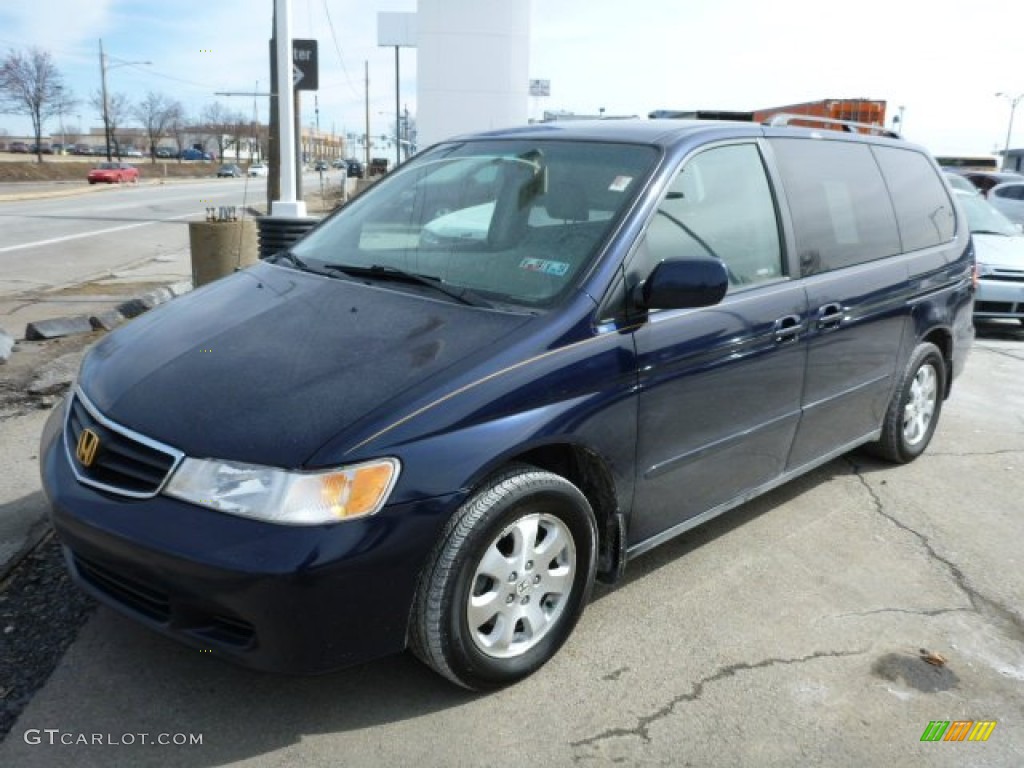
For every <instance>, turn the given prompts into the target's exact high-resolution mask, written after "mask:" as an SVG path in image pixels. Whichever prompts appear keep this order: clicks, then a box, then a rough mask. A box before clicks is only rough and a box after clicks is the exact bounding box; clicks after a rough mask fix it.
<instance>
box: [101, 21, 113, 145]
mask: <svg viewBox="0 0 1024 768" xmlns="http://www.w3.org/2000/svg"><path fill="white" fill-rule="evenodd" d="M100 88H101V92H102V98H103V137H104V139H105V141H106V146H107V162H110V160H111V157H110V116H109V115H108V113H107V57H106V54H104V53H103V39H102V38H100Z"/></svg>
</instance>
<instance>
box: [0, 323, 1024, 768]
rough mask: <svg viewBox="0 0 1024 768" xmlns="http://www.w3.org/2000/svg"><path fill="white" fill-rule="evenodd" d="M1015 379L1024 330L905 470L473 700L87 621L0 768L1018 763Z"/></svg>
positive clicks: (659, 557) (731, 533) (1020, 664)
mask: <svg viewBox="0 0 1024 768" xmlns="http://www.w3.org/2000/svg"><path fill="white" fill-rule="evenodd" d="M1022 379H1024V330H1021V329H1018V328H1016V327H1015V326H1009V325H1003V326H990V327H988V328H986V329H984V330H983V335H982V337H981V338H980V339H979V341H978V343H977V344H976V346H975V348H974V349H973V351H972V353H971V358H970V360H969V363H968V368H967V371H966V373H965V374H964V376H963V377H961V378H960V379H959V380H958V381H957V386H956V388H955V391H954V395H953V397H952V399H951V400H949V401H948V402H947V403H946V407H945V411H944V413H943V415H942V419H941V423H940V426H939V431H938V433H937V435H936V438H935V440H934V442H933V443H932V446H931V448H930V449H929V451H928V453H926V454H925V456H924V457H922V458H921V459H919V460H918V461H916V462H915V463H913V464H910V465H908V466H904V467H893V466H890V465H886V464H883V463H880V462H877V461H876V460H874V459H872V458H870V457H868V456H866V455H863V454H860V453H856V454H852V455H850V456H847V457H844V458H842V459H840V460H837V461H834V462H832V463H830V464H828V465H827V466H825V467H823V468H821V469H820V470H818V471H816V472H814V473H812V474H810V475H808V476H805V477H803V478H801V479H799V480H797V481H796V482H795V483H793V484H790V485H789V486H786V487H783V488H781V489H779V490H777V491H775V492H773V493H771V494H769V495H767V496H765V497H762V498H761V499H759V500H757V501H755V502H753V503H750V504H747V505H746V506H744V507H741V508H740V509H738V510H736V511H735V512H733V513H732V514H730V515H728V516H726V517H725V518H724V519H720V520H718V521H716V522H713V523H712V524H710V525H708V526H706V527H704V528H702V529H698V530H696V531H693V532H691V533H689V534H687V535H685V536H683V537H682V538H680V539H677V540H675V541H673V542H670V543H668V544H667V545H665V546H663V547H661V548H659V549H657V550H655V551H653V552H651V553H649V554H648V555H645V556H643V557H641V558H640V559H638V560H636V561H634V562H633V563H631V564H630V567H629V568H628V569H627V578H626V580H625V583H623V584H621V585H620V586H618V587H617V588H615V589H614V590H608V589H599V590H598V592H597V593H596V595H595V598H594V600H593V602H592V604H591V605H590V606H589V607H588V609H587V611H586V612H585V613H584V616H583V619H582V621H581V623H580V625H579V627H578V629H577V631H576V633H575V634H574V636H573V637H572V638H571V639H570V641H569V643H568V644H567V645H566V647H565V648H564V649H563V650H562V652H561V653H560V654H558V656H557V657H556V658H555V659H554V661H553V662H551V663H550V664H549V665H548V666H547V667H545V668H544V669H543V670H542V671H541V672H540V673H539V674H537V675H535V676H534V677H532V678H531V679H528V680H527V681H525V682H524V683H521V684H519V685H517V686H515V687H513V688H510V689H506V690H504V691H502V692H499V693H497V694H492V695H489V696H479V695H474V694H469V693H466V692H463V691H460V690H458V689H455V688H453V687H451V686H450V685H449V684H448V683H446V682H444V681H443V680H441V679H440V678H438V677H436V676H435V675H433V674H432V673H430V672H428V671H427V670H426V669H425V668H423V667H421V665H420V664H419V663H418V662H416V661H415V660H414V659H412V658H411V657H410V656H402V657H397V658H391V659H386V660H383V661H379V662H376V663H372V664H368V665H364V666H362V667H359V668H356V669H350V670H346V671H342V672H338V673H335V674H332V675H328V676H324V677H318V678H302V679H297V678H285V677H278V676H270V675H264V674H259V673H254V672H249V671H246V670H242V669H238V668H235V667H233V666H229V665H227V664H225V663H224V662H221V661H219V660H218V659H216V658H213V657H211V656H207V655H204V654H202V653H200V652H197V651H194V650H191V649H187V648H184V647H182V646H179V645H178V644H176V643H173V642H171V641H168V640H165V639H163V638H161V637H158V636H156V635H154V634H152V633H150V632H148V631H147V630H145V629H142V628H140V627H138V626H136V625H135V624H134V623H132V622H130V621H127V620H125V619H122V618H121V617H120V616H118V615H117V614H115V613H114V612H112V611H110V610H108V609H105V608H100V609H98V611H97V612H96V614H95V615H94V616H93V618H92V619H91V620H90V621H89V623H88V624H87V625H86V626H85V628H84V630H83V632H82V634H81V635H80V637H79V638H78V640H77V642H76V643H75V644H74V645H73V646H72V647H71V648H70V650H69V652H68V653H67V655H66V656H65V657H64V659H63V661H62V663H61V664H60V666H59V667H58V668H57V670H56V671H55V673H54V674H53V676H52V677H51V679H50V681H49V683H48V684H47V685H46V686H45V687H44V688H43V689H41V690H40V691H39V692H38V694H37V695H36V697H35V698H34V700H33V701H32V703H31V704H30V705H29V707H28V708H27V709H26V710H25V711H24V712H23V714H22V716H21V718H20V719H19V721H18V722H17V723H16V724H15V726H14V728H13V730H12V731H11V733H10V734H9V736H8V737H7V739H6V740H5V742H4V743H3V744H0V764H4V765H12V766H13V765H17V766H26V767H30V766H51V765H55V764H64V765H72V764H73V765H76V766H112V765H125V766H148V765H153V766H158V765H159V766H168V765H188V766H222V765H245V766H276V765H311V766H315V765H344V766H364V765H366V766H370V765H373V766H379V765H390V766H404V765H417V766H451V765H465V766H475V765H500V764H505V763H508V762H509V761H510V760H514V761H515V762H530V763H540V764H546V765H570V764H576V765H595V766H597V765H605V764H624V765H673V766H675V765H721V766H735V765H758V766H773V765H777V766H792V765H850V766H865V765H922V764H927V765H940V766H942V765H948V766H954V765H956V766H960V765H965V764H969V765H986V766H1007V767H1009V766H1019V765H1021V764H1022V757H1024V724H1022V723H1024V697H1022V696H1021V690H1022V685H1024V610H1022V608H1021V606H1022V605H1024V567H1022V562H1021V561H1022V556H1021V541H1022V532H1024V524H1022V519H1021V501H1020V499H1021V497H1022V496H1024V475H1022V470H1024V387H1022V386H1021V383H1020V382H1021V381H1022ZM359 620H360V617H359V616H352V617H351V621H353V622H359ZM922 651H924V652H927V653H929V654H932V660H933V661H941V660H940V659H938V658H937V657H936V656H935V654H937V655H939V656H941V657H942V658H943V659H945V663H944V664H941V665H933V664H929V663H927V662H926V661H924V660H923V659H922V658H921V656H922ZM935 720H940V721H958V720H959V721H968V720H970V721H995V722H996V726H995V727H994V729H993V730H992V732H991V735H990V738H989V739H988V741H987V742H985V743H974V742H967V741H965V742H960V743H951V742H936V743H930V742H922V741H921V737H922V734H923V733H924V731H925V730H926V728H927V727H928V725H929V723H930V722H931V721H935ZM143 734H145V735H143ZM197 736H198V738H199V740H201V744H197V743H194V742H195V741H196V737H197ZM160 741H167V742H169V743H168V744H167V745H163V744H160V743H158V742H160ZM181 741H185V742H186V743H185V744H180V743H179V744H178V745H175V744H174V742H181ZM188 742H193V743H188Z"/></svg>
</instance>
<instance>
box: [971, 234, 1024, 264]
mask: <svg viewBox="0 0 1024 768" xmlns="http://www.w3.org/2000/svg"><path fill="white" fill-rule="evenodd" d="M972 237H973V238H974V253H975V258H976V259H977V261H978V263H979V264H984V265H985V266H987V267H1000V268H1005V269H1024V235H1013V236H1012V237H1007V236H1005V235H972Z"/></svg>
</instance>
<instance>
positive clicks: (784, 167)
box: [771, 139, 900, 275]
mask: <svg viewBox="0 0 1024 768" xmlns="http://www.w3.org/2000/svg"><path fill="white" fill-rule="evenodd" d="M771 143H772V146H773V148H774V150H775V155H776V158H777V160H778V164H779V170H780V171H781V173H782V181H783V185H784V186H785V189H786V196H787V198H788V201H789V208H790V213H791V214H792V217H793V225H794V228H795V230H796V248H797V253H798V254H799V257H800V270H801V273H802V274H804V275H811V274H815V273H818V272H827V271H829V270H833V269H841V268H843V267H849V266H853V265H854V264H861V263H864V262H867V261H873V260H875V259H881V258H884V257H886V256H892V255H893V254H896V253H899V250H900V239H899V233H898V231H897V229H896V217H895V215H894V214H893V210H892V205H891V204H890V202H889V195H888V192H887V191H886V188H885V183H884V182H883V181H882V175H881V173H880V172H879V170H878V165H877V164H876V163H875V159H874V157H873V156H872V155H871V151H870V150H869V149H868V147H867V145H866V144H855V143H849V142H840V141H825V140H817V139H814V140H809V139H773V140H772V142H771Z"/></svg>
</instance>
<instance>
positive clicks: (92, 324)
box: [25, 280, 192, 341]
mask: <svg viewBox="0 0 1024 768" xmlns="http://www.w3.org/2000/svg"><path fill="white" fill-rule="evenodd" d="M190 290H192V282H191V281H190V280H184V281H181V282H178V283H172V284H171V285H168V286H166V287H164V288H157V289H155V290H152V291H148V292H147V293H144V294H142V295H141V296H136V297H135V298H133V299H129V300H128V301H123V302H121V303H120V304H118V305H117V306H116V307H115V308H114V309H111V310H106V311H103V312H99V313H97V314H95V315H71V316H68V317H53V318H49V319H46V320H36V321H34V322H31V323H29V324H28V325H27V326H25V341H44V340H48V339H59V338H63V337H64V336H74V335H77V334H80V333H92V332H93V331H97V330H103V331H112V330H114V329H115V328H116V327H117V326H119V325H120V324H121V323H123V322H124V321H125V320H130V319H131V318H133V317H138V316H139V315H141V314H143V313H144V312H148V311H149V310H151V309H153V308H154V307H157V306H159V305H161V304H163V303H165V302H168V301H170V300H171V299H173V298H175V297H176V296H181V295H182V294H183V293H188V292H189V291H190Z"/></svg>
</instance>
